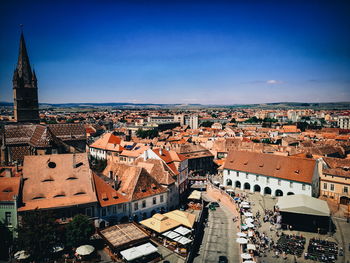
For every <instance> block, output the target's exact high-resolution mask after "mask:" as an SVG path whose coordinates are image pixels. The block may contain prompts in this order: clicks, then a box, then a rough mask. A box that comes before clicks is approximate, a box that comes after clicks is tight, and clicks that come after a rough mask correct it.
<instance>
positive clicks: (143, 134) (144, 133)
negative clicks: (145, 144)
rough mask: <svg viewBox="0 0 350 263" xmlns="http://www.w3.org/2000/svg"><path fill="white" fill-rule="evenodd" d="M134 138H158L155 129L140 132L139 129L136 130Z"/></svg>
mask: <svg viewBox="0 0 350 263" xmlns="http://www.w3.org/2000/svg"><path fill="white" fill-rule="evenodd" d="M136 136H137V137H140V138H142V139H146V138H148V139H153V138H155V137H158V136H159V133H158V130H157V129H152V130H142V129H141V128H140V129H138V130H137V132H136Z"/></svg>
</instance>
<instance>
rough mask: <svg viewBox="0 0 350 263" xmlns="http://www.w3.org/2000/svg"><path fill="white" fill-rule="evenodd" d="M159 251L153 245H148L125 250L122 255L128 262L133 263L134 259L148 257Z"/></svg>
mask: <svg viewBox="0 0 350 263" xmlns="http://www.w3.org/2000/svg"><path fill="white" fill-rule="evenodd" d="M157 251H158V248H156V247H155V246H153V245H152V244H151V243H149V242H148V243H146V244H143V245H140V246H137V247H132V248H128V249H125V250H123V251H120V254H121V255H122V256H123V258H125V259H126V260H127V261H132V260H134V259H137V258H140V257H143V256H147V255H150V254H153V253H156V252H157Z"/></svg>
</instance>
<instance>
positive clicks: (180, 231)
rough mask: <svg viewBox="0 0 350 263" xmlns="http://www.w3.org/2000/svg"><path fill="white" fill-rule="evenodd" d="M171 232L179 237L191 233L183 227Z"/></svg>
mask: <svg viewBox="0 0 350 263" xmlns="http://www.w3.org/2000/svg"><path fill="white" fill-rule="evenodd" d="M173 231H174V232H176V233H179V234H180V235H183V236H185V235H187V234H188V233H191V230H190V229H188V228H186V227H183V226H179V227H178V228H176V229H174V230H173Z"/></svg>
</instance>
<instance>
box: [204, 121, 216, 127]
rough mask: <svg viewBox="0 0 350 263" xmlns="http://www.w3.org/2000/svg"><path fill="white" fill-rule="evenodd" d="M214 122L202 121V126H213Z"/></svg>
mask: <svg viewBox="0 0 350 263" xmlns="http://www.w3.org/2000/svg"><path fill="white" fill-rule="evenodd" d="M213 124H214V122H212V121H205V122H202V124H201V127H211V126H212V125H213Z"/></svg>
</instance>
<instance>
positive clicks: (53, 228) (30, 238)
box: [17, 210, 62, 261]
mask: <svg viewBox="0 0 350 263" xmlns="http://www.w3.org/2000/svg"><path fill="white" fill-rule="evenodd" d="M17 231H18V248H19V249H20V250H25V251H26V252H27V253H29V254H30V255H31V257H32V258H33V259H34V260H38V261H41V260H43V259H45V258H50V256H51V255H52V253H53V248H54V247H55V246H58V245H61V244H62V240H60V239H59V237H60V234H59V228H58V223H56V222H55V218H54V214H53V212H52V211H43V210H34V211H31V212H28V213H26V214H24V215H23V217H22V221H21V224H20V226H19V227H18V230H17Z"/></svg>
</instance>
